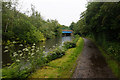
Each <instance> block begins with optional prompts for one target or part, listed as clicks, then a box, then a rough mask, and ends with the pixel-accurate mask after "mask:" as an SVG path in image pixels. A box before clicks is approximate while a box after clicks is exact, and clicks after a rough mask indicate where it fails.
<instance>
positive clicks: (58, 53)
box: [46, 47, 65, 62]
mask: <svg viewBox="0 0 120 80" xmlns="http://www.w3.org/2000/svg"><path fill="white" fill-rule="evenodd" d="M63 55H65V49H64V48H62V47H58V48H56V49H55V50H53V51H51V52H49V53H48V55H47V57H46V58H47V59H48V62H49V61H52V60H55V59H57V58H60V57H62V56H63Z"/></svg>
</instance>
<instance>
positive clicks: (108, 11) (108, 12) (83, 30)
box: [71, 2, 120, 62]
mask: <svg viewBox="0 0 120 80" xmlns="http://www.w3.org/2000/svg"><path fill="white" fill-rule="evenodd" d="M119 9H120V3H118V2H111V3H107V2H105V3H104V2H103V3H101V2H91V3H88V5H87V10H86V11H84V12H83V13H81V17H80V20H79V21H78V22H77V23H74V25H73V23H71V26H72V29H73V31H74V34H79V35H80V34H81V35H82V36H84V37H89V38H92V39H93V40H94V41H96V42H97V43H98V44H99V45H100V46H102V47H103V48H104V49H105V50H106V51H107V53H108V54H109V56H111V57H112V59H115V60H116V61H118V62H120V59H119V58H120V54H119V53H120V50H119V46H120V43H119V41H120V31H119V30H120V27H119V26H120V24H119V23H120V10H119ZM116 12H117V13H116Z"/></svg>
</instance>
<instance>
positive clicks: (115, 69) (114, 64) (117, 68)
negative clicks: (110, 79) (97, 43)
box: [99, 47, 120, 78]
mask: <svg viewBox="0 0 120 80" xmlns="http://www.w3.org/2000/svg"><path fill="white" fill-rule="evenodd" d="M99 50H100V51H101V52H102V55H103V56H104V57H105V59H106V62H107V64H108V66H109V67H110V68H111V69H112V72H113V73H114V74H115V76H116V77H118V78H120V66H119V64H118V63H117V62H116V61H115V60H113V59H111V57H110V56H109V55H107V54H106V53H105V51H104V50H103V49H102V48H100V47H99Z"/></svg>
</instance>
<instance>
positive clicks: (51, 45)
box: [2, 36, 73, 67]
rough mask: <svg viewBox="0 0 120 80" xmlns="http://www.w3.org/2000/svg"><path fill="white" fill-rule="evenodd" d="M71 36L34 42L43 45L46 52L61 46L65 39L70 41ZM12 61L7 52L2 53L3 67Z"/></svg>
mask: <svg viewBox="0 0 120 80" xmlns="http://www.w3.org/2000/svg"><path fill="white" fill-rule="evenodd" d="M72 39H73V37H72V36H62V37H56V38H53V39H48V40H46V41H45V42H40V43H38V44H36V46H37V47H39V48H41V47H43V46H44V47H45V48H44V51H45V52H46V53H47V52H49V51H52V50H53V49H55V48H56V47H58V46H62V45H63V43H64V42H66V41H72ZM11 63H12V60H11V57H10V54H9V53H4V51H3V53H2V65H3V67H5V66H7V65H10V64H11Z"/></svg>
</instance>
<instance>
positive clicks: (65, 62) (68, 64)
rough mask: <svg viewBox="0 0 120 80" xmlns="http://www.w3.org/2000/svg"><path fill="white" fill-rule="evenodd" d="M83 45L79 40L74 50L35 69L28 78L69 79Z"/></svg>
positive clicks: (71, 49)
mask: <svg viewBox="0 0 120 80" xmlns="http://www.w3.org/2000/svg"><path fill="white" fill-rule="evenodd" d="M83 45H84V40H83V39H82V38H79V40H78V41H77V43H76V47H75V48H70V49H68V50H67V51H66V52H65V55H64V56H63V57H61V58H58V59H55V60H53V61H51V62H50V63H48V64H47V65H46V66H44V67H43V68H40V69H37V70H36V72H35V73H33V74H32V75H31V76H30V77H29V78H70V77H71V76H72V74H73V72H74V70H75V67H76V60H77V58H78V55H80V53H81V51H82V49H83Z"/></svg>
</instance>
